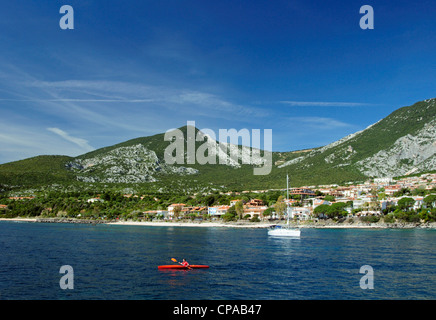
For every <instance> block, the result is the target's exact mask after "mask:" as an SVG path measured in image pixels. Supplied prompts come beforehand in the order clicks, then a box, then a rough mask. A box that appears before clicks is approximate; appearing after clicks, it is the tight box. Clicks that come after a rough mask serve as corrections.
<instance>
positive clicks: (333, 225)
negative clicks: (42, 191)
mask: <svg viewBox="0 0 436 320" xmlns="http://www.w3.org/2000/svg"><path fill="white" fill-rule="evenodd" d="M0 221H13V222H34V223H72V224H92V225H96V224H106V225H111V226H145V227H194V228H216V227H218V228H247V229H267V228H270V227H272V226H275V225H284V223H269V222H268V223H267V222H260V223H259V222H255V223H253V222H186V221H185V222H173V221H162V222H150V221H105V220H84V219H83V220H82V219H72V218H60V219H59V218H0ZM291 227H292V228H296V227H299V228H301V229H305V228H308V229H310V228H312V229H436V223H424V224H422V223H400V222H396V223H389V224H388V223H353V224H349V223H343V224H342V223H328V222H327V223H326V222H311V223H302V224H299V225H296V224H291Z"/></svg>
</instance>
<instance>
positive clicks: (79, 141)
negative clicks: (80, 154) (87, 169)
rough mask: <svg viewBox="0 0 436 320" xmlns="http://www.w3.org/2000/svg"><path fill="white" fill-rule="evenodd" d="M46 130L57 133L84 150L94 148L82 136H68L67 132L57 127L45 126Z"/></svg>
mask: <svg viewBox="0 0 436 320" xmlns="http://www.w3.org/2000/svg"><path fill="white" fill-rule="evenodd" d="M47 130H48V131H51V132H53V133H55V134H57V135H58V136H60V137H61V138H63V139H65V140H67V141H69V142H72V143H74V144H75V145H77V146H79V147H80V148H82V149H83V150H84V151H87V152H89V151H92V150H94V148H93V147H91V146H90V145H89V144H88V141H86V140H85V139H82V138H76V137H72V136H70V135H69V134H68V133H66V132H65V131H63V130H61V129H59V128H47Z"/></svg>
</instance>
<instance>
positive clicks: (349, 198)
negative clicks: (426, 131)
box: [147, 174, 436, 221]
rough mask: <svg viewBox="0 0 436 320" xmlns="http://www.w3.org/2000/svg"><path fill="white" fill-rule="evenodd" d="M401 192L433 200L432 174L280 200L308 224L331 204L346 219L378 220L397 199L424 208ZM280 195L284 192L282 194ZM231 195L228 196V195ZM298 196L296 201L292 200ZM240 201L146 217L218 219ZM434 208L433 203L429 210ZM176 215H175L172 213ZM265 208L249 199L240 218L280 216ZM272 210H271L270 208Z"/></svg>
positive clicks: (301, 192)
mask: <svg viewBox="0 0 436 320" xmlns="http://www.w3.org/2000/svg"><path fill="white" fill-rule="evenodd" d="M401 190H409V191H410V192H412V193H413V191H421V192H415V193H425V191H427V192H429V193H430V194H434V195H435V196H436V174H423V175H421V176H417V177H407V178H403V179H401V180H395V181H394V180H393V179H392V178H375V179H374V180H373V181H367V182H365V183H363V184H349V185H347V186H338V185H324V186H318V187H314V186H307V187H299V188H291V189H290V190H289V196H290V197H289V199H283V201H284V202H285V203H287V204H288V207H289V208H290V210H289V215H290V218H291V219H293V220H300V221H304V220H309V219H313V218H322V217H323V216H322V214H317V213H316V210H315V209H316V208H317V207H318V206H320V205H329V206H330V205H332V204H334V203H340V202H342V203H345V204H347V205H346V206H344V209H345V210H346V211H347V212H348V216H350V217H351V216H355V217H362V216H379V215H381V214H382V212H383V210H385V209H387V208H388V207H389V206H397V205H398V201H400V199H402V198H405V197H408V198H412V199H413V200H414V203H413V204H412V205H411V209H413V210H419V209H421V208H426V204H425V202H424V198H425V196H423V195H401V196H398V193H400V191H401ZM268 191H270V190H257V191H243V192H241V193H237V194H239V195H240V194H244V193H259V194H261V193H265V192H268ZM282 191H284V190H282ZM228 194H231V193H228ZM295 196H298V197H297V198H299V199H298V200H296V199H293V198H295ZM238 201H240V200H238V199H235V200H231V201H230V204H229V205H221V206H212V207H190V206H186V205H185V204H183V203H174V204H172V205H170V206H169V207H168V209H167V210H160V211H148V212H147V213H154V214H161V215H163V216H164V218H165V219H169V220H172V219H175V217H176V216H177V217H183V216H187V215H188V214H189V213H192V212H196V213H201V212H203V213H207V214H208V215H210V216H211V217H212V218H221V217H222V216H224V215H225V214H226V213H227V212H228V210H229V209H230V208H231V207H232V206H235V205H236V203H237V202H238ZM435 206H436V201H435V202H434V203H432V207H435ZM177 208H178V210H179V212H176V210H177ZM268 208H269V207H268V206H267V205H266V204H265V203H263V201H262V200H260V199H251V200H250V201H248V202H246V203H244V204H243V214H242V216H243V217H245V218H246V219H252V218H255V217H257V218H259V219H260V220H271V219H280V218H281V215H279V214H277V213H276V212H275V211H272V212H271V211H270V212H271V213H269V214H267V215H265V214H264V213H265V212H266V211H267V210H268ZM270 208H272V209H274V206H272V207H270Z"/></svg>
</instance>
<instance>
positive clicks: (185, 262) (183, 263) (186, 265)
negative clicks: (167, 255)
mask: <svg viewBox="0 0 436 320" xmlns="http://www.w3.org/2000/svg"><path fill="white" fill-rule="evenodd" d="M179 263H180V262H179ZM180 264H181V265H182V266H184V267H186V268H187V267H189V263H188V261H186V260H185V259H183V261H182V262H181V263H180Z"/></svg>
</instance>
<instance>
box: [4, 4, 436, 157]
mask: <svg viewBox="0 0 436 320" xmlns="http://www.w3.org/2000/svg"><path fill="white" fill-rule="evenodd" d="M65 4H68V5H71V6H72V7H73V8H74V27H75V28H74V30H62V29H61V28H60V27H59V20H60V18H61V17H62V14H60V13H59V9H60V7H61V6H62V5H65ZM364 4H369V5H371V6H373V8H374V14H375V23H374V27H375V28H374V29H373V30H362V29H361V28H360V27H359V20H360V18H361V17H362V14H360V13H359V9H360V7H361V6H362V5H364ZM435 16H436V2H435V1H434V0H432V1H418V2H410V1H401V0H398V1H383V0H379V1H355V0H348V1H320V0H318V1H308V0H296V1H293V0H288V1H280V0H276V1H271V0H270V1H267V0H265V1H257V0H251V1H237V0H232V1H227V0H220V1H207V0H202V1H199V0H197V1H182V0H178V1H176V0H174V1H166V0H159V1H144V0H142V1H135V0H131V1H120V0H117V1H115V0H105V1H90V0H88V1H86V0H80V1H79V0H69V1H66V0H58V1H53V0H50V1H45V0H39V1H23V0H15V1H2V2H1V3H0V163H5V162H9V161H14V160H19V159H23V158H27V157H31V156H36V155H40V154H65V155H71V156H75V155H79V154H82V153H84V152H87V151H91V150H93V149H96V148H100V147H104V146H107V145H112V144H115V143H119V142H122V141H125V140H128V139H132V138H136V137H140V136H148V135H152V134H157V133H162V132H165V131H166V130H168V129H171V128H177V127H181V126H183V125H186V123H187V121H195V122H196V125H197V127H198V128H200V129H201V128H210V129H212V130H214V131H215V132H216V133H217V134H218V130H219V129H220V128H221V129H231V128H235V129H238V130H239V129H243V128H247V129H249V130H251V129H272V130H273V150H274V151H291V150H298V149H304V148H311V147H318V146H322V145H326V144H328V143H330V142H333V141H335V140H338V139H340V138H342V137H344V136H345V135H347V134H350V133H353V132H356V131H358V130H362V129H364V128H366V127H367V126H369V125H371V124H373V123H375V122H376V121H378V120H380V119H382V118H383V117H385V116H387V115H389V114H390V113H391V112H392V111H394V110H395V109H398V108H400V107H402V106H407V105H411V104H413V103H415V102H417V101H421V100H424V99H428V98H433V97H436V90H435V84H436V72H435V69H436V54H435V52H436V19H434V17H435Z"/></svg>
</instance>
